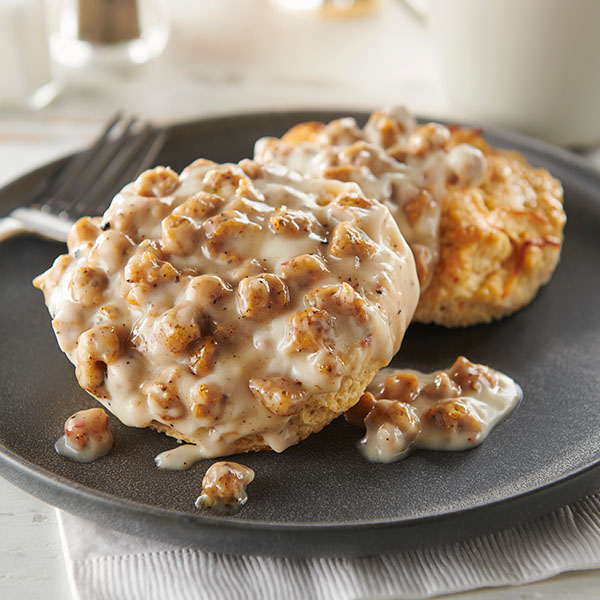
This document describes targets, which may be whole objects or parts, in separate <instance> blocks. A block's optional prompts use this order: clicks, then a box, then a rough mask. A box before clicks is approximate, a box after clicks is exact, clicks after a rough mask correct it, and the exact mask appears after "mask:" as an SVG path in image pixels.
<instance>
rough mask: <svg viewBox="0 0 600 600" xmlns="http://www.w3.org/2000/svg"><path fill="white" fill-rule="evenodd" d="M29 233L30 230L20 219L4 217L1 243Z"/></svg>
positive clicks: (1, 225)
mask: <svg viewBox="0 0 600 600" xmlns="http://www.w3.org/2000/svg"><path fill="white" fill-rule="evenodd" d="M29 232H30V229H28V228H27V227H26V226H25V225H24V224H23V223H21V221H19V220H18V219H13V217H3V218H2V219H0V242H3V241H4V240H8V239H9V238H12V237H15V236H17V235H21V234H23V233H29Z"/></svg>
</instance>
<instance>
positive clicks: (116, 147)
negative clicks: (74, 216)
mask: <svg viewBox="0 0 600 600" xmlns="http://www.w3.org/2000/svg"><path fill="white" fill-rule="evenodd" d="M136 124H138V123H137V122H136V119H135V118H131V119H129V120H128V121H127V124H126V125H125V128H124V130H123V131H122V133H121V135H120V136H119V137H118V138H117V139H116V140H114V141H113V142H112V143H109V144H108V145H105V146H104V148H102V149H101V151H100V152H99V155H98V156H97V158H96V160H95V161H94V162H93V163H92V164H91V165H89V167H88V168H86V169H85V170H84V171H82V172H81V173H80V174H79V177H77V181H76V184H74V185H73V186H72V189H71V194H70V197H69V195H68V194H67V193H65V195H64V199H63V201H61V202H59V203H57V204H56V207H57V208H58V209H59V210H63V211H65V212H66V213H69V212H70V211H71V210H72V209H73V208H74V207H75V206H77V205H78V204H79V203H81V202H82V201H83V200H84V198H85V196H86V194H87V193H88V191H89V189H90V188H91V187H92V186H93V185H94V184H95V183H96V182H97V181H98V179H99V178H100V177H101V176H102V174H103V173H104V171H105V170H106V169H107V168H108V166H109V165H110V163H111V162H112V161H113V160H114V159H115V157H116V156H117V155H118V154H119V153H120V152H121V151H122V148H123V146H127V145H128V144H129V143H130V140H131V139H134V136H132V135H131V132H132V129H133V128H134V125H136ZM83 204H85V202H83Z"/></svg>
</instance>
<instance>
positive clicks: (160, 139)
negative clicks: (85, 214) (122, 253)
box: [95, 129, 168, 214]
mask: <svg viewBox="0 0 600 600" xmlns="http://www.w3.org/2000/svg"><path fill="white" fill-rule="evenodd" d="M149 137H150V140H151V139H152V138H153V141H151V143H150V147H149V148H148V150H147V151H146V152H145V153H144V154H142V155H141V156H136V157H134V159H133V160H132V161H130V163H129V165H128V166H127V168H126V170H124V172H123V173H122V174H121V175H120V176H119V179H118V180H115V181H112V182H109V183H108V184H107V185H106V191H104V190H102V192H101V193H99V194H98V196H99V201H98V202H97V204H96V209H95V212H96V213H97V214H102V213H103V212H104V211H105V210H106V209H107V208H108V205H109V204H110V202H111V201H112V199H113V198H114V197H115V196H116V195H117V194H118V193H119V192H120V191H121V189H122V188H123V185H124V183H129V182H130V181H133V180H134V179H135V178H136V177H137V176H138V175H139V174H140V173H141V172H142V171H145V170H146V169H148V168H149V167H150V166H152V165H154V162H155V160H156V157H157V156H158V154H159V152H160V150H161V149H162V147H163V146H164V144H165V141H166V139H167V137H168V134H167V132H166V131H165V130H164V129H162V130H159V131H156V130H153V131H152V132H151V135H150V136H149Z"/></svg>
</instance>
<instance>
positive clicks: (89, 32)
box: [49, 0, 170, 68]
mask: <svg viewBox="0 0 600 600" xmlns="http://www.w3.org/2000/svg"><path fill="white" fill-rule="evenodd" d="M49 5H50V7H51V30H52V31H51V35H50V45H51V50H52V57H53V58H54V59H55V60H56V61H57V62H58V63H60V64H62V65H65V66H67V67H71V68H79V67H85V66H87V65H90V64H97V65H109V66H117V65H126V64H141V63H144V62H146V61H148V60H150V59H151V58H154V57H156V56H158V55H159V54H160V53H161V52H162V51H163V50H164V48H165V46H166V44H167V41H168V38H169V31H170V22H169V2H168V1H167V0H49Z"/></svg>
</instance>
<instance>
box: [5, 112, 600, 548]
mask: <svg viewBox="0 0 600 600" xmlns="http://www.w3.org/2000/svg"><path fill="white" fill-rule="evenodd" d="M334 116H336V115H334V114H332V113H285V114H268V115H265V114H260V115H246V116H236V117H228V118H223V119H215V120H209V121H199V122H195V123H188V124H183V125H179V126H176V127H173V128H172V130H171V132H170V137H169V140H168V143H167V145H166V147H165V148H164V151H163V153H162V155H161V156H160V157H159V161H160V162H162V163H163V164H169V165H171V166H173V167H174V168H176V169H181V168H182V167H184V166H185V165H186V164H187V163H189V162H191V161H192V160H193V159H194V158H196V157H200V156H202V157H207V158H211V159H214V160H217V161H237V160H239V159H241V158H243V157H247V156H250V155H251V153H252V145H253V141H254V140H255V139H257V138H258V137H260V136H262V135H269V134H270V135H280V134H281V133H283V132H284V131H285V130H286V129H287V128H288V127H290V126H291V125H293V124H294V123H296V122H298V121H304V120H315V119H319V120H328V119H330V118H333V117H334ZM360 117H364V115H361V116H360ZM488 138H489V139H490V141H491V142H493V143H495V144H497V145H499V146H503V147H511V148H516V149H518V150H520V151H522V152H523V153H524V154H525V155H526V156H527V157H528V158H529V159H530V160H531V161H532V162H533V163H534V164H536V165H541V166H545V167H547V168H548V169H549V170H550V171H551V172H552V173H553V174H554V175H556V176H558V177H559V178H560V179H561V180H562V181H563V184H564V187H565V197H566V207H567V213H568V219H569V221H568V225H567V228H566V233H565V240H566V241H565V247H564V253H563V257H562V261H561V263H560V265H559V267H558V269H557V271H556V273H555V275H554V277H553V279H552V281H551V282H550V284H549V285H548V286H547V287H545V288H544V289H543V290H542V291H541V292H540V294H539V295H538V297H537V298H536V299H535V301H534V302H533V303H532V304H531V305H530V306H529V307H527V308H526V309H524V310H522V311H520V312H518V313H517V314H515V315H513V316H511V317H510V318H507V319H504V320H502V321H500V322H497V323H494V324H492V325H481V326H477V327H471V328H468V329H464V330H458V331H451V330H446V329H443V328H440V327H434V326H422V325H413V326H411V327H410V329H409V331H408V333H407V336H406V340H405V342H404V344H403V346H402V350H401V352H400V354H399V355H398V356H397V357H396V359H395V360H394V364H397V365H406V366H409V367H415V368H420V369H424V370H431V369H435V368H439V367H445V366H447V365H449V364H450V363H451V362H452V361H453V360H454V358H455V357H456V356H457V354H465V355H466V356H468V357H469V358H471V359H472V360H475V361H478V362H484V363H489V364H490V365H493V366H494V367H496V368H498V369H500V370H502V371H504V372H506V373H508V374H509V375H511V376H512V377H514V378H515V379H516V380H517V381H518V382H519V383H520V384H521V385H522V387H523V390H524V393H525V399H524V401H523V402H522V404H521V405H520V406H519V408H518V409H517V410H516V411H515V412H514V413H513V414H512V415H511V416H510V417H509V418H508V419H507V420H506V421H504V422H503V423H501V424H500V425H499V426H498V428H497V429H496V430H495V431H494V432H493V433H492V435H491V436H490V437H489V439H488V440H487V441H486V442H485V443H484V444H483V445H482V446H480V447H479V448H477V449H475V450H470V451H466V452H455V453H451V452H427V451H418V452H416V453H415V454H413V455H412V456H410V457H409V458H408V459H406V460H404V461H401V462H398V463H394V464H389V465H383V464H380V465H377V464H370V463H368V462H366V461H364V460H363V459H362V458H361V457H360V455H359V454H358V452H357V450H356V449H355V443H356V441H357V439H358V437H359V433H358V432H357V430H356V429H354V428H353V427H351V426H349V425H347V424H346V423H345V422H344V420H343V419H339V420H338V421H337V422H335V423H333V424H332V425H331V426H330V427H327V428H326V429H325V430H324V431H323V432H321V433H320V434H318V435H315V436H312V437H311V438H310V439H308V440H306V441H305V442H303V443H301V444H299V445H297V446H295V447H293V448H290V449H288V450H287V451H286V452H284V453H283V454H280V455H278V454H275V453H272V452H262V453H258V454H250V455H245V456H241V457H239V460H240V461H241V462H243V463H245V464H247V465H249V466H250V467H252V468H253V469H255V471H256V480H255V482H254V483H252V485H251V486H250V488H249V495H250V500H249V502H248V504H247V505H246V506H245V507H244V508H243V509H242V510H241V511H240V512H239V513H238V514H237V515H235V516H222V517H219V516H213V515H207V514H205V513H200V512H199V511H197V510H196V509H195V508H194V504H193V502H194V499H195V498H196V496H197V495H198V493H199V490H200V482H201V479H202V476H203V473H204V471H205V469H206V467H207V466H208V465H209V464H210V461H204V462H201V463H199V464H198V465H197V466H196V467H194V468H193V469H191V470H189V471H186V472H167V471H159V470H157V469H156V468H155V466H154V462H153V457H154V456H155V455H156V454H158V453H159V452H161V451H163V450H166V449H167V448H170V447H172V446H173V445H174V442H173V441H172V440H171V439H169V438H167V437H165V436H162V435H160V434H158V433H155V432H152V431H150V430H136V429H129V428H126V427H124V426H122V425H120V424H118V423H117V422H116V419H112V428H113V431H114V433H115V436H116V440H117V442H116V446H115V448H114V451H113V452H112V453H111V454H110V455H108V456H107V457H106V458H103V459H102V460H99V461H98V462H96V463H92V464H88V465H82V464H77V463H73V462H69V461H67V460H65V459H63V458H61V457H60V456H58V455H57V454H56V453H55V452H54V450H53V443H54V440H55V439H56V437H57V436H58V435H59V433H60V432H61V427H62V425H63V422H64V420H65V418H66V417H68V416H69V415H70V414H71V413H73V412H74V411H76V410H78V409H81V408H85V407H90V406H93V405H94V400H92V399H91V398H90V397H89V396H88V395H87V394H86V393H85V392H83V391H82V390H80V389H79V387H78V386H77V383H76V381H75V376H74V369H73V367H72V365H71V364H70V363H69V362H68V361H67V359H66V358H65V357H64V356H63V354H62V353H61V352H60V351H59V349H58V346H57V344H56V341H55V339H54V335H53V333H52V330H51V327H50V318H49V316H48V313H47V311H46V308H45V306H44V303H43V300H42V295H41V293H40V292H39V291H37V290H34V289H33V288H32V286H31V279H32V278H33V277H34V276H35V275H37V274H38V273H40V272H41V271H43V270H45V269H46V268H47V267H48V266H49V265H50V264H51V262H52V260H53V259H54V257H55V256H56V255H57V254H59V253H61V252H63V251H64V246H62V245H61V244H55V243H51V242H46V241H42V240H38V239H34V238H30V237H23V238H20V239H15V240H12V241H9V242H6V243H4V244H2V245H0V282H1V284H0V285H1V288H0V315H1V320H0V412H1V415H2V416H1V418H0V470H1V471H2V472H3V474H4V475H5V476H6V477H7V478H9V479H10V480H12V481H13V482H15V483H16V484H17V485H20V486H21V487H23V488H25V489H27V490H29V491H30V492H32V493H33V494H35V495H37V496H39V497H40V498H42V499H44V500H46V501H48V502H50V503H52V504H55V505H56V506H60V507H62V508H65V509H67V510H69V511H72V512H75V513H78V514H81V515H84V516H85V517H87V518H90V519H94V520H97V521H100V522H102V523H105V524H106V525H107V526H110V527H113V528H116V529H120V530H123V531H129V532H133V533H141V534H144V535H147V536H150V537H155V538H162V539H169V540H172V541H176V542H179V543H182V544H195V545H198V546H199V547H202V548H206V549H209V550H215V551H225V552H257V553H265V554H280V555H288V556H300V555H323V554H329V555H334V554H336V555H351V554H369V553H378V552H385V551H391V550H395V549H400V548H408V547H415V546H420V545H423V544H430V543H438V542H448V541H452V540H457V539H460V538H461V537H464V536H467V535H474V534H476V533H480V532H484V531H489V530H491V529H494V528H499V527H503V526H507V525H510V524H514V523H517V522H519V521H521V520H523V519H526V518H530V517H533V516H536V515H539V514H541V513H543V512H545V511H548V510H550V509H552V508H554V507H556V506H558V505H560V504H563V503H565V502H568V501H569V500H573V499H575V498H577V497H579V496H581V495H583V494H585V493H587V492H590V491H592V490H593V489H596V488H597V487H599V486H600V435H599V433H600V410H599V408H600V310H599V303H600V266H599V265H600V200H599V198H598V194H599V190H600V175H599V174H598V173H597V172H596V171H595V170H594V169H593V168H592V167H590V166H589V165H588V164H587V163H586V162H585V161H583V160H580V159H578V158H576V157H574V156H572V155H570V154H568V153H566V152H563V151H560V150H558V149H554V148H552V147H549V146H547V145H544V144H541V143H538V142H535V141H532V140H529V139H526V138H523V137H520V136H516V135H514V134H507V133H498V132H488ZM55 168H56V164H55V165H50V166H48V167H46V168H43V169H40V170H38V171H35V172H33V173H31V174H29V175H27V176H26V177H24V178H22V179H20V180H18V181H16V182H14V183H13V184H11V185H9V186H8V187H6V188H4V189H3V190H1V191H0V214H4V213H6V212H8V211H9V209H11V208H12V207H14V206H16V205H18V204H19V203H21V202H24V201H26V200H27V198H28V196H29V195H30V193H31V191H32V190H33V189H34V188H35V187H36V185H39V183H40V182H41V181H43V180H44V178H46V177H48V176H49V174H50V173H51V172H52V171H53V169H55Z"/></svg>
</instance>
